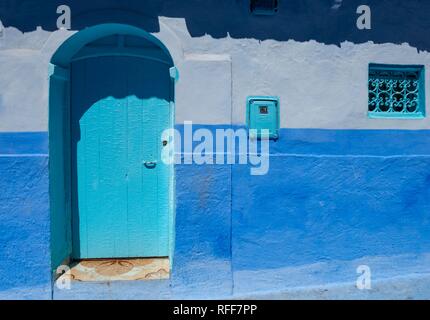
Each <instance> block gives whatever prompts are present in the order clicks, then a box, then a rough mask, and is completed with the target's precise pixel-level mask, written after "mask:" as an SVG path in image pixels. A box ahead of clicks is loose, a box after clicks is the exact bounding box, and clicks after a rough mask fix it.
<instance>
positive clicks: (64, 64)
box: [51, 23, 174, 68]
mask: <svg viewBox="0 0 430 320" xmlns="http://www.w3.org/2000/svg"><path fill="white" fill-rule="evenodd" d="M110 36H119V39H121V38H122V39H125V37H128V38H131V39H132V38H141V39H142V40H144V41H145V42H148V43H151V44H153V46H154V47H157V48H159V49H160V50H161V54H162V57H161V58H162V59H161V60H162V61H164V62H166V63H168V64H170V65H171V66H173V65H174V62H173V59H172V56H171V55H170V53H169V50H168V49H167V48H166V47H165V46H164V44H163V43H162V42H161V41H160V40H158V39H157V38H156V37H155V36H153V35H151V34H150V33H148V32H146V31H144V30H142V29H140V28H137V27H133V26H130V25H124V24H117V23H109V24H101V25H97V26H94V27H89V28H86V29H84V30H82V31H80V32H78V33H76V34H75V35H73V36H71V37H70V38H69V39H68V40H66V42H64V43H63V45H61V47H60V48H59V49H58V50H57V52H56V53H55V54H54V55H53V57H52V59H51V64H52V65H55V66H59V67H61V68H68V67H69V65H70V63H71V62H72V60H73V59H74V58H75V56H76V55H77V54H78V53H80V51H81V50H82V49H84V48H85V47H86V46H88V45H90V44H91V43H94V42H96V41H98V40H100V39H103V38H108V37H110ZM120 41H121V40H120ZM119 44H121V43H119ZM129 52H130V50H129Z"/></svg>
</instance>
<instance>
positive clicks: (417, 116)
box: [367, 63, 426, 120]
mask: <svg viewBox="0 0 430 320" xmlns="http://www.w3.org/2000/svg"><path fill="white" fill-rule="evenodd" d="M373 70H386V71H399V72H408V71H409V72H418V73H419V77H418V87H417V88H418V106H417V109H418V111H416V112H410V113H405V112H393V111H386V112H383V111H382V112H381V111H379V112H375V111H370V108H369V107H370V102H371V101H370V90H369V83H370V80H371V72H372V71H373ZM367 92H368V98H367V116H368V118H370V119H402V120H422V119H425V118H426V96H425V66H424V65H397V64H380V63H370V64H369V68H368V81H367Z"/></svg>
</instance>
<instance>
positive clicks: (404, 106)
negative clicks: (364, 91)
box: [369, 64, 425, 119]
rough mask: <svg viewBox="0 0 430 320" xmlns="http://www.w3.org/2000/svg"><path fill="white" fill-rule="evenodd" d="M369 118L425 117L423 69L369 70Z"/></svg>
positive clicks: (373, 67) (379, 67) (389, 67)
mask: <svg viewBox="0 0 430 320" xmlns="http://www.w3.org/2000/svg"><path fill="white" fill-rule="evenodd" d="M369 117H370V118H415V119H422V118H424V117H425V93H424V67H423V66H394V65H376V64H371V65H370V66H369Z"/></svg>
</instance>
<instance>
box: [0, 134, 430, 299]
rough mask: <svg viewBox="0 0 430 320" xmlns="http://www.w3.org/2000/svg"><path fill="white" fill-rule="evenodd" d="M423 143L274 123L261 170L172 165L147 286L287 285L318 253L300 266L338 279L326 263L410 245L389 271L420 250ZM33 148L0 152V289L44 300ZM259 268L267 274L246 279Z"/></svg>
mask: <svg viewBox="0 0 430 320" xmlns="http://www.w3.org/2000/svg"><path fill="white" fill-rule="evenodd" d="M202 127H203V126H197V127H195V129H197V128H202ZM205 127H206V128H208V129H209V130H211V131H214V130H215V129H216V128H226V127H228V126H205ZM178 128H179V129H180V130H182V128H181V127H178ZM7 135H8V136H7ZM7 135H6V134H2V135H1V136H2V139H3V140H2V141H5V140H7V141H8V143H7V144H4V145H8V146H11V145H14V144H15V145H16V147H15V149H16V150H25V143H24V144H22V143H19V140H20V138H22V134H19V135H10V134H7ZM24 136H25V135H24ZM45 139H46V134H45V135H43V134H39V133H35V134H27V139H24V140H22V141H38V143H40V144H41V145H44V140H45ZM429 142H430V132H429V131H415V132H413V131H383V130H381V131H378V130H375V131H372V130H294V129H293V130H292V129H282V130H281V139H280V140H279V141H278V142H271V143H272V149H271V156H270V171H269V174H268V175H266V176H251V175H250V167H249V166H247V165H233V166H230V165H214V166H209V165H205V166H197V165H178V166H176V202H177V203H176V241H175V255H174V266H173V276H172V279H171V280H170V285H164V287H163V288H164V289H160V291H159V292H158V294H160V296H162V295H163V294H165V295H166V296H168V297H198V294H199V292H200V290H201V288H202V287H205V288H207V289H208V293H207V294H206V296H213V297H220V296H222V297H228V296H230V295H231V294H236V295H237V294H246V293H249V292H251V291H252V290H254V291H259V290H261V291H264V290H270V289H271V288H276V287H278V286H280V285H279V282H281V287H282V283H283V284H284V285H287V284H288V283H291V281H292V279H291V277H292V275H291V270H296V269H295V268H300V267H301V266H309V265H313V264H318V263H323V264H324V263H328V264H329V265H330V268H329V270H325V271H324V270H323V269H322V268H321V269H318V268H317V270H318V271H315V270H313V271H309V270H307V271H306V270H305V271H301V273H300V275H301V276H303V275H305V276H306V275H307V276H310V275H313V276H314V281H316V282H318V281H323V280H324V281H329V282H330V281H336V282H342V281H348V280H351V278H352V279H353V277H354V276H355V273H354V271H353V270H352V269H348V268H341V267H337V268H336V267H335V268H334V267H333V266H332V265H331V264H330V263H334V262H336V261H344V262H345V261H354V260H357V259H360V258H363V257H382V256H383V257H397V256H402V255H407V254H413V255H414V256H413V257H410V258H409V260H406V262H405V261H404V260H402V261H401V262H395V265H392V266H391V268H392V269H393V270H395V269H396V268H397V267H399V266H401V265H404V264H405V263H406V264H407V261H415V260H419V256H420V255H422V254H425V253H428V252H429V251H430V233H429V230H430V219H429V218H428V212H429V209H430V203H429V202H428V199H429V197H430V194H429V191H428V190H430V188H429V187H430V174H429V173H428V168H429V166H430V155H429V154H428V153H427V150H430V148H429V147H430V143H429ZM381 145H385V146H386V148H381V147H380V146H381ZM408 146H409V147H408ZM8 148H9V150H10V147H8ZM34 151H37V155H34V156H31V155H30V156H28V155H25V156H20V155H19V154H18V155H17V154H14V153H13V151H12V154H10V151H9V154H5V155H3V156H1V157H0V165H1V170H2V172H3V173H6V174H2V178H1V180H0V181H1V185H2V190H6V193H3V194H2V196H1V197H0V200H1V201H0V204H1V207H0V208H1V211H0V212H1V215H2V219H1V224H2V225H1V227H2V231H3V230H5V231H6V232H3V233H2V234H1V237H2V238H1V243H2V247H1V251H0V253H1V256H0V261H1V266H2V268H0V272H1V273H0V275H1V279H2V281H1V282H0V283H1V288H0V289H1V290H0V291H1V292H2V293H4V292H11V290H12V292H14V293H16V294H17V295H18V294H19V295H18V296H20V297H28V296H29V295H30V296H36V297H41V298H49V297H50V283H51V282H50V281H51V280H50V272H49V270H50V250H49V206H48V200H49V198H48V158H47V156H46V155H45V156H44V155H43V154H44V153H45V152H46V149H45V148H41V149H37V150H34ZM40 154H41V155H40ZM11 199H12V200H13V201H11ZM11 213H12V214H11ZM36 252H37V254H35V253H36ZM369 261H370V260H369ZM372 261H373V260H372ZM393 261H396V260H393ZM416 265H418V263H416ZM285 268H293V269H290V272H286V271H285ZM333 268H334V270H333ZM41 270H42V271H41ZM351 270H352V271H351ZM381 270H383V268H381ZM402 270H404V267H403V269H402ZM421 271H422V270H421ZM424 271H425V269H424ZM261 272H263V273H264V274H265V277H266V278H265V280H266V281H265V282H264V283H262V282H261V281H260V282H257V283H254V284H253V285H250V283H253V281H254V280H255V279H254V277H255V276H256V274H259V273H261ZM315 272H316V273H317V274H318V275H317V276H315ZM391 272H392V274H394V275H395V274H396V272H395V271H391ZM381 277H383V272H382V271H381ZM297 279H298V276H296V279H295V281H299V280H297ZM276 282H277V283H278V284H276ZM20 288H22V291H20V290H21V289H20ZM144 288H145V286H143V287H141V289H139V290H145V289H144ZM250 290H251V291H250ZM73 293H75V294H76V296H75V295H73ZM77 293H79V295H82V294H83V291H79V290H78V289H77V291H71V292H68V293H67V292H61V295H60V296H59V297H63V298H71V297H75V298H77V297H79V295H78V294H77ZM141 294H142V297H145V295H144V293H143V292H141ZM146 294H147V293H146ZM82 297H85V295H84V294H83V295H82ZM149 297H150V296H149Z"/></svg>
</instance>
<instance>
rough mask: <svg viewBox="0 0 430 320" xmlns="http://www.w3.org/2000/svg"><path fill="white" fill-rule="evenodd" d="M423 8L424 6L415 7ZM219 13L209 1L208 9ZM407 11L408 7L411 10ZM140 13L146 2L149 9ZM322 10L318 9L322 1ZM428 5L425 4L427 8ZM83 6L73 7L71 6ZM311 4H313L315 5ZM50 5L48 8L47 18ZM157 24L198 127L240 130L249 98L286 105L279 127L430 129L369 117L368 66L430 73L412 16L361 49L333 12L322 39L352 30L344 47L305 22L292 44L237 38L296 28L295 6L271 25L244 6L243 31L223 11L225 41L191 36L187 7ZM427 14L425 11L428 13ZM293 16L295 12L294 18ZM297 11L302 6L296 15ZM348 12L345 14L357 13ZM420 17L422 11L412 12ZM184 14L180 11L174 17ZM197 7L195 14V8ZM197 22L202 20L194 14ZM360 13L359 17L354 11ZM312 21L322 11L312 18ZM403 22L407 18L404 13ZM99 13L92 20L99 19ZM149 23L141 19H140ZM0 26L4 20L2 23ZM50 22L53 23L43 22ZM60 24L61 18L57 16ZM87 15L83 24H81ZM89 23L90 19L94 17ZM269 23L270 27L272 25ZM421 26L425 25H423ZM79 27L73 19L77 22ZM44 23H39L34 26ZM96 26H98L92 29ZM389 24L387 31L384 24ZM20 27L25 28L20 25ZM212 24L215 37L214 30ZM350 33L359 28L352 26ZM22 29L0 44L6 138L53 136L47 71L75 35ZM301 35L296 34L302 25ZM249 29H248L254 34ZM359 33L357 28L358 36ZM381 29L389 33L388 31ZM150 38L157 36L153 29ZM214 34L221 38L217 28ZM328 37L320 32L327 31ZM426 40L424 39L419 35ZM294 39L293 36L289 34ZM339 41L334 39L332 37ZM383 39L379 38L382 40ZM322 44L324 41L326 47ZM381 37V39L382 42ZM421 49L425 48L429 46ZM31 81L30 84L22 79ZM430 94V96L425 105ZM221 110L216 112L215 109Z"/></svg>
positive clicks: (169, 7) (10, 29)
mask: <svg viewBox="0 0 430 320" xmlns="http://www.w3.org/2000/svg"><path fill="white" fill-rule="evenodd" d="M239 2H240V1H239ZM416 2H419V1H416ZM208 3H209V5H208V7H210V6H213V5H214V4H212V3H211V2H208ZM399 3H400V2H397V3H392V4H391V5H389V4H388V3H386V5H385V6H386V8H387V9H388V8H391V7H396V8H397V7H398V6H399ZM403 3H405V6H409V5H407V4H406V3H407V2H403ZM142 6H143V5H142ZM314 6H315V7H318V6H317V5H316V4H315V5H314ZM422 6H424V4H422ZM76 7H77V5H76V4H75V5H73V3H71V8H72V12H73V8H76ZM310 7H312V6H310ZM50 8H51V7H49V8H46V9H45V10H46V11H47V12H49V10H50ZM163 8H164V11H165V12H164V14H165V15H166V16H163V11H161V12H160V16H159V17H158V18H157V19H158V21H159V22H158V24H159V26H158V30H156V31H155V32H152V33H153V34H154V35H156V36H158V37H159V38H160V40H162V41H163V43H164V44H165V45H166V46H167V47H168V49H169V50H170V51H171V54H172V56H173V57H174V59H175V62H176V64H177V66H178V68H179V71H180V74H181V77H182V81H181V82H180V83H179V84H178V86H177V121H178V122H179V123H182V122H183V121H184V120H190V121H194V122H195V123H200V124H228V123H233V124H242V123H244V122H245V101H246V97H247V96H249V95H275V96H279V97H280V99H281V126H282V127H284V128H330V129H366V128H371V129H427V128H430V122H429V121H430V120H429V119H428V118H426V119H424V120H419V121H416V120H381V119H368V118H367V76H368V64H369V63H389V64H422V65H425V66H426V69H427V70H429V69H430V53H429V52H428V50H429V49H430V48H427V47H426V46H420V47H419V48H417V47H414V46H413V45H411V44H408V43H407V42H408V41H410V42H412V41H416V38H419V36H414V37H412V36H410V35H409V33H408V31H407V30H409V29H410V28H416V29H417V32H419V30H421V28H422V29H423V30H425V28H426V26H427V29H428V28H430V25H429V22H428V19H425V17H422V18H421V16H420V15H417V16H415V20H414V21H415V22H414V25H413V26H412V25H410V24H411V23H412V22H411V20H410V19H408V17H409V13H404V14H403V16H402V13H399V12H397V11H396V13H395V15H393V17H392V18H393V20H395V21H396V29H395V30H392V31H391V32H396V33H398V34H400V35H402V34H404V38H402V39H398V41H397V42H396V43H390V41H389V40H387V42H383V41H382V43H381V42H377V43H375V41H373V40H369V41H367V42H366V41H362V40H361V41H360V42H358V43H354V42H353V41H351V40H349V39H354V37H355V36H356V35H361V34H364V35H366V34H370V36H369V37H368V38H370V39H373V38H372V33H371V32H370V31H359V30H358V29H356V28H355V20H356V18H357V15H356V14H355V15H354V14H353V15H348V16H347V17H343V19H344V20H342V24H340V25H339V28H338V30H336V29H335V30H331V29H332V28H333V26H332V25H331V24H330V23H331V22H330V19H332V20H333V21H338V22H339V19H341V18H342V14H343V12H344V11H342V10H343V9H342V7H341V8H340V9H337V10H334V11H333V10H331V11H329V12H330V13H331V15H332V16H328V17H327V22H325V24H326V28H327V29H330V30H326V31H325V32H338V33H342V31H343V30H342V29H349V30H350V32H351V35H349V36H345V37H343V38H342V37H340V38H339V43H332V41H330V40H331V39H330V38H328V39H326V37H321V36H320V35H319V34H318V33H316V31H315V26H310V25H307V24H306V23H305V22H303V25H302V27H303V30H301V33H300V32H299V31H300V30H295V29H294V30H295V31H290V32H293V34H292V35H291V37H290V38H288V36H285V39H277V38H276V37H279V36H278V35H277V32H275V31H273V32H272V34H273V35H274V38H270V37H268V38H264V39H260V38H258V33H255V34H253V33H252V32H257V31H249V37H247V36H246V34H244V36H243V37H235V36H234V30H236V29H237V30H242V29H241V28H243V26H242V25H244V24H249V23H250V19H253V20H251V22H253V26H254V25H256V26H254V29H255V28H258V26H259V25H258V24H259V23H261V30H262V31H264V32H266V34H268V35H270V34H271V33H270V32H269V31H268V30H270V29H269V28H272V29H273V28H275V27H276V26H280V27H281V28H282V29H283V28H284V27H285V25H287V24H289V23H290V22H288V23H287V22H286V21H283V20H281V19H291V18H292V17H293V16H294V12H293V11H291V9H290V8H284V9H282V8H280V12H279V14H278V15H276V16H275V17H274V18H273V20H272V21H274V22H273V24H274V25H273V26H270V21H271V20H270V18H267V17H253V18H252V17H251V18H250V17H249V14H248V13H247V7H246V6H243V5H237V6H234V7H231V8H230V7H229V8H225V9H226V10H227V9H228V10H230V11H229V14H233V15H234V14H236V16H237V21H236V22H237V26H231V25H229V24H228V22H227V19H228V17H226V16H221V15H220V13H219V12H218V11H217V12H216V13H215V15H214V17H213V18H212V19H214V20H215V21H214V23H216V24H218V25H220V26H219V28H222V26H223V25H225V24H226V25H228V26H229V27H230V28H231V30H232V32H231V35H230V33H228V32H227V33H226V34H225V35H223V36H222V37H219V36H218V37H215V36H214V35H213V34H211V33H209V34H198V36H196V35H194V34H193V29H194V28H193V27H192V26H191V25H190V23H189V21H188V20H187V19H188V17H186V16H185V17H179V16H180V14H179V13H180V12H182V10H180V8H177V6H175V5H173V4H172V3H169V2H168V1H167V2H165V4H164V7H163ZM373 8H374V10H373V17H374V20H375V21H377V22H379V23H377V22H375V23H374V25H373V28H374V29H375V31H374V32H375V33H376V34H378V35H379V34H384V35H385V37H386V38H387V39H389V38H390V36H391V35H390V32H386V33H384V32H383V30H385V29H387V30H388V29H390V28H392V27H391V25H390V22H389V21H385V20H383V21H380V20H381V19H386V16H387V15H388V10H387V9H385V10H384V9H381V7H379V5H378V6H377V5H374V6H373ZM425 8H426V7H425ZM288 9H290V11H288ZM299 9H300V8H299ZM351 9H353V8H351V7H348V10H346V9H345V11H346V12H348V13H350V12H351ZM378 9H379V11H378ZM406 9H408V10H409V11H405V12H410V11H411V10H418V9H419V7H417V8H416V7H412V9H411V8H409V7H407V8H405V10H406ZM174 10H178V12H177V13H176V16H175V14H172V13H171V12H170V11H174ZM190 10H191V9H190ZM194 11H195V13H196V15H198V14H202V13H200V12H199V11H198V9H194ZM244 11H245V12H246V15H244V13H243V12H244ZM353 12H355V11H353ZM307 14H308V15H309V16H310V17H312V15H313V14H315V15H316V12H315V13H312V12H307ZM405 15H406V16H405ZM96 17H97V15H96V13H94V21H96ZM143 17H144V16H142V20H143V19H144V18H143ZM0 19H1V18H0ZM46 19H48V18H46ZM50 19H51V20H52V21H51V20H48V22H49V21H51V22H52V23H50V24H49V25H52V24H55V21H56V16H55V15H54V16H52V18H50ZM79 19H80V17H78V18H76V20H79ZM86 19H87V20H89V21H91V15H89V14H88V13H87V15H86ZM268 19H269V20H268ZM418 19H421V20H418ZM72 21H73V16H72ZM39 23H40V24H42V21H35V22H34V25H38V24H39ZM93 23H95V22H93ZM381 23H384V24H381ZM16 24H19V23H16ZM210 26H211V25H210V24H209V27H208V28H209V29H208V30H209V31H210V30H211V29H210V28H211V27H210ZM351 26H353V27H354V28H352V27H351ZM17 27H19V26H14V25H13V24H12V25H11V26H8V25H7V24H6V29H5V30H4V32H3V37H2V38H0V63H1V66H2V72H1V73H0V85H1V88H2V90H1V92H0V95H1V99H0V115H1V116H2V119H3V121H1V122H0V131H46V130H47V122H48V118H47V114H48V113H47V105H48V103H47V99H48V95H47V90H48V88H47V74H48V73H47V72H48V71H47V70H48V64H49V60H50V58H51V56H52V54H53V53H54V52H55V50H56V49H57V48H58V47H59V46H60V45H61V43H62V42H63V41H64V40H65V39H66V38H67V37H69V36H70V35H71V34H72V33H73V32H74V31H71V32H65V31H53V30H50V31H49V32H48V31H44V30H43V29H42V28H39V29H36V27H34V29H33V30H32V31H29V32H26V33H22V32H21V31H20V30H19V29H17ZM296 28H297V27H296ZM254 29H252V28H250V30H254ZM351 29H352V30H351ZM381 30H382V31H381ZM148 31H152V30H148ZM212 33H214V34H216V33H215V31H213V32H212ZM307 33H315V39H312V38H310V39H307V40H301V41H298V40H296V39H300V37H299V36H298V35H299V34H303V35H306V34H307ZM320 33H321V34H323V33H324V31H323V30H321V32H320ZM422 34H425V33H422ZM286 35H288V33H286ZM334 37H335V35H334V34H333V38H334ZM381 37H382V36H381ZM320 38H321V41H319V40H320ZM375 38H377V37H375ZM422 47H424V49H423V48H422ZM23 74H25V77H23ZM426 89H427V90H426V91H430V90H429V89H430V73H429V72H426ZM429 99H430V95H427V99H426V101H427V105H428V104H429V101H430V100H429ZM215 110H216V111H215Z"/></svg>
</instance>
